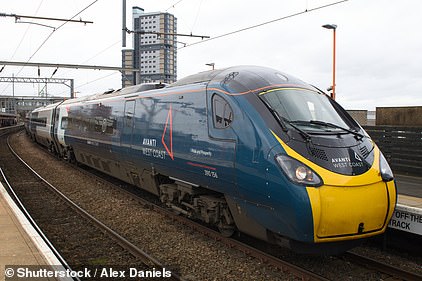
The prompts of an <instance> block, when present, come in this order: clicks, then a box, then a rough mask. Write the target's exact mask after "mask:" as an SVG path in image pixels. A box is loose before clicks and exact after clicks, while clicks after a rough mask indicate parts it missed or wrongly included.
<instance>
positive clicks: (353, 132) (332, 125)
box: [309, 120, 364, 139]
mask: <svg viewBox="0 0 422 281" xmlns="http://www.w3.org/2000/svg"><path fill="white" fill-rule="evenodd" d="M309 123H311V124H316V125H322V126H326V127H331V128H336V129H340V130H343V131H345V132H348V133H351V134H353V135H355V136H357V137H359V138H361V139H363V137H364V136H363V135H362V134H361V133H358V132H357V131H353V130H350V129H347V128H344V127H342V126H339V125H336V124H333V123H329V122H324V121H319V120H310V121H309Z"/></svg>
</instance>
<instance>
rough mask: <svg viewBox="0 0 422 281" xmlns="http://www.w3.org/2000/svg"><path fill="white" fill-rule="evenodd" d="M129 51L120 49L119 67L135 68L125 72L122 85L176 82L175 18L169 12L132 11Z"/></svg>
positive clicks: (140, 9)
mask: <svg viewBox="0 0 422 281" xmlns="http://www.w3.org/2000/svg"><path fill="white" fill-rule="evenodd" d="M132 16H133V29H134V31H135V33H134V35H133V49H124V50H122V65H123V67H125V66H132V67H134V68H136V69H139V72H137V73H131V72H125V73H124V75H123V77H122V84H123V86H124V87H125V86H129V85H135V84H140V83H148V82H153V83H154V82H155V83H159V82H162V83H172V82H175V81H176V79H177V69H176V66H177V46H176V40H177V39H176V36H175V35H174V34H176V33H177V19H176V18H175V17H174V15H172V14H169V13H160V12H156V13H145V12H144V9H142V8H139V7H133V8H132Z"/></svg>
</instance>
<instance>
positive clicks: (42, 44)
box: [2, 0, 98, 94]
mask: <svg viewBox="0 0 422 281" xmlns="http://www.w3.org/2000/svg"><path fill="white" fill-rule="evenodd" d="M96 2H98V0H94V1H93V2H91V4H89V5H88V6H86V7H85V8H83V9H82V10H81V11H79V12H78V13H76V14H75V15H74V16H72V17H71V18H70V19H68V20H66V21H65V22H64V23H62V24H61V25H59V26H58V27H57V28H55V29H53V30H52V31H51V32H50V34H49V35H48V36H47V38H45V39H44V41H43V42H42V43H41V44H40V46H39V47H38V48H37V49H36V50H35V52H34V53H33V54H32V55H31V56H30V57H29V58H28V60H27V61H26V62H27V63H28V62H29V61H30V60H31V59H32V58H33V57H34V56H35V55H36V54H37V53H38V52H39V50H41V48H42V47H43V46H44V45H45V43H47V41H48V40H49V39H50V38H51V36H52V35H53V34H54V32H56V31H57V30H59V29H60V28H62V27H63V26H64V25H65V24H66V23H68V22H69V21H71V20H73V19H74V18H75V17H77V16H78V15H80V14H81V13H83V12H84V11H85V10H87V9H88V8H90V7H91V6H92V5H94V4H95V3H96ZM24 67H25V66H22V67H21V68H20V69H19V71H18V72H17V73H16V75H19V74H20V73H21V71H22V69H23V68H24ZM7 87H8V85H6V87H5V88H4V89H3V91H2V94H3V93H4V91H6V89H7Z"/></svg>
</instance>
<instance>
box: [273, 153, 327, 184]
mask: <svg viewBox="0 0 422 281" xmlns="http://www.w3.org/2000/svg"><path fill="white" fill-rule="evenodd" d="M275 160H276V161H277V163H278V165H279V166H280V167H281V169H282V170H283V172H284V174H285V175H286V176H287V178H288V179H289V180H290V181H292V182H294V183H296V184H301V185H306V186H321V185H322V184H323V182H322V179H321V178H320V177H319V176H318V174H317V173H315V172H314V171H313V170H312V169H311V168H309V167H308V166H306V165H305V164H303V163H302V162H300V161H297V160H296V159H294V158H292V157H290V156H288V155H284V154H280V155H277V156H276V157H275Z"/></svg>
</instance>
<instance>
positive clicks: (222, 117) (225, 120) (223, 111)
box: [212, 94, 233, 129]
mask: <svg viewBox="0 0 422 281" xmlns="http://www.w3.org/2000/svg"><path fill="white" fill-rule="evenodd" d="M212 112H213V120H214V127H215V128H217V129H225V128H228V127H229V126H230V124H231V123H232V122H233V110H232V108H231V107H230V105H229V104H228V103H227V101H226V100H225V99H223V98H222V97H221V96H219V95H217V94H214V95H213V96H212Z"/></svg>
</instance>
